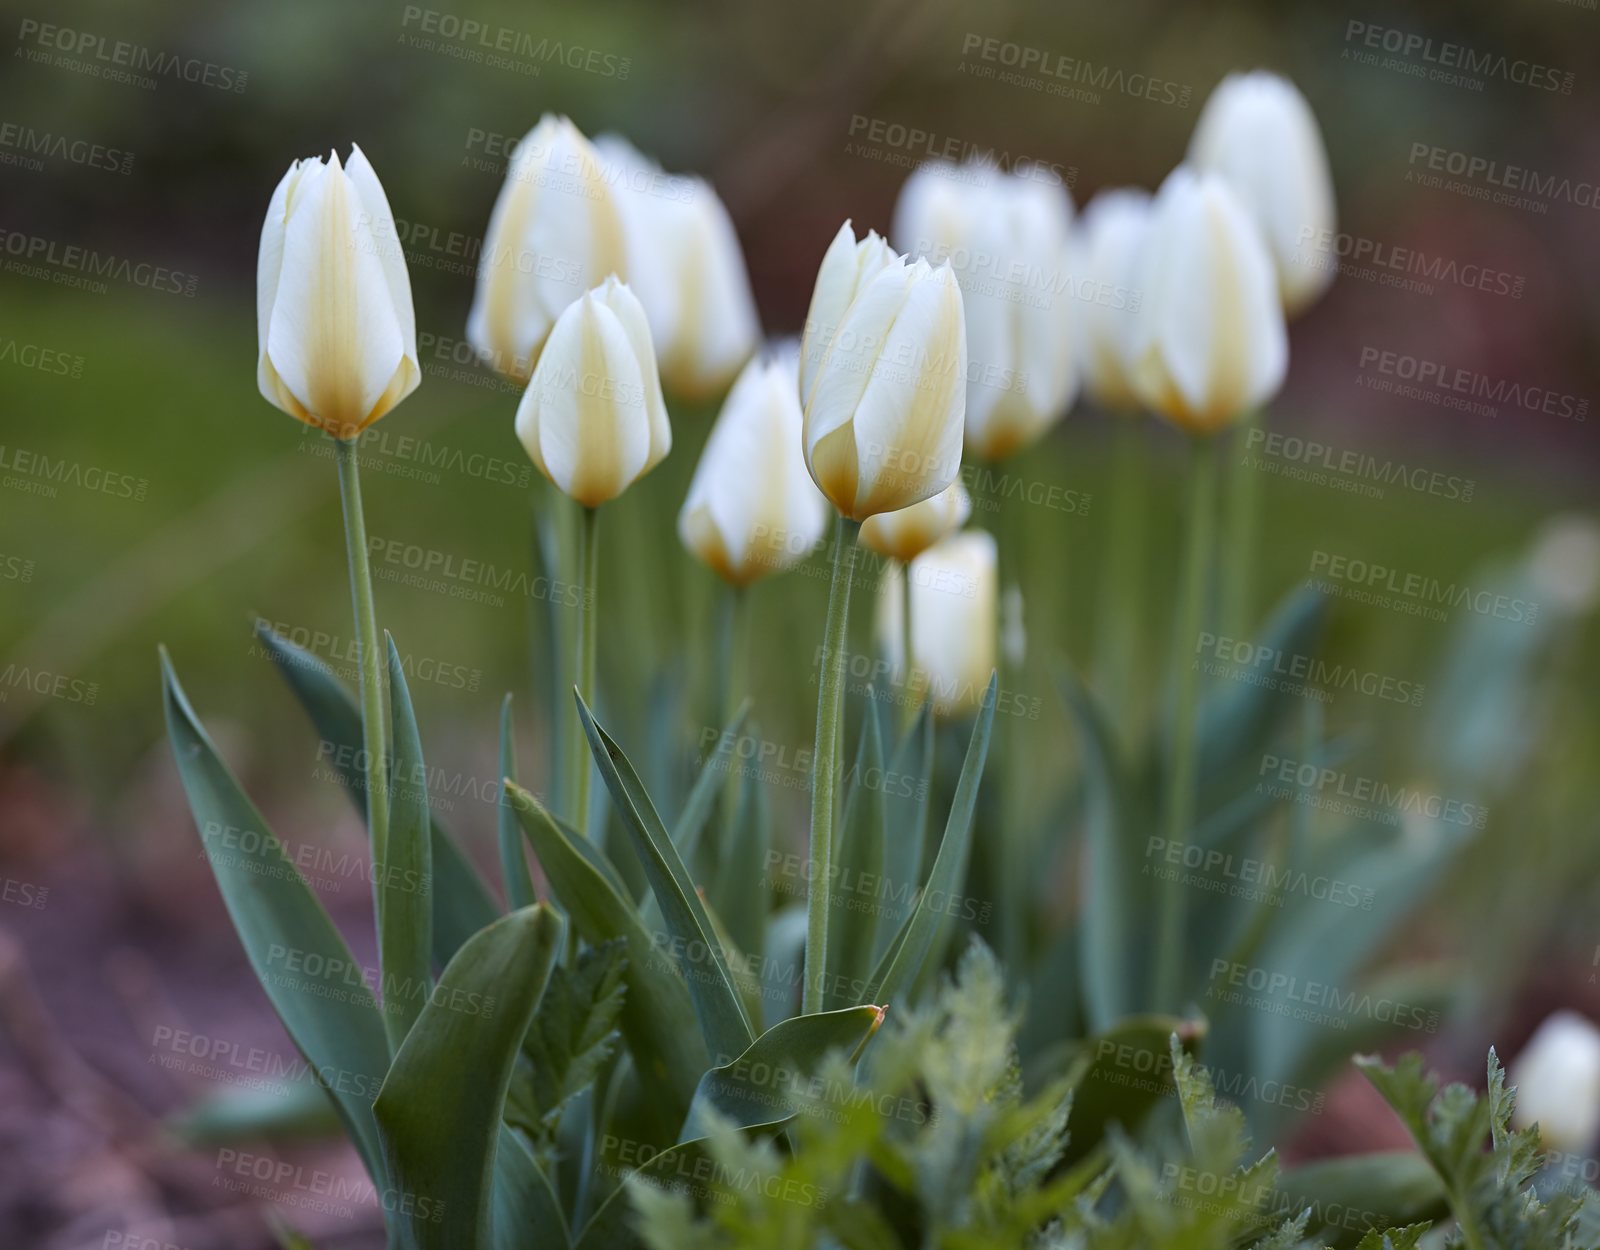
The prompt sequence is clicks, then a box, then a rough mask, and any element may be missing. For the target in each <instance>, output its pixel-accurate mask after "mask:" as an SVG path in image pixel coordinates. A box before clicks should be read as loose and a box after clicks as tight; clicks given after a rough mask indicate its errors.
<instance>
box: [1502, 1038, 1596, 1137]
mask: <svg viewBox="0 0 1600 1250" xmlns="http://www.w3.org/2000/svg"><path fill="white" fill-rule="evenodd" d="M1511 1079H1512V1081H1513V1083H1514V1084H1515V1085H1516V1087H1517V1105H1516V1109H1515V1111H1514V1112H1513V1113H1512V1121H1513V1123H1514V1124H1515V1125H1516V1126H1517V1127H1518V1128H1531V1127H1532V1126H1533V1125H1535V1124H1537V1125H1538V1126H1539V1137H1540V1138H1541V1140H1542V1141H1543V1142H1544V1145H1545V1146H1546V1148H1547V1149H1550V1150H1559V1151H1564V1152H1567V1153H1570V1154H1584V1153H1586V1152H1587V1151H1588V1150H1589V1148H1590V1147H1591V1146H1592V1145H1593V1144H1594V1139H1595V1134H1596V1132H1600V1029H1597V1028H1596V1027H1595V1026H1594V1025H1593V1024H1592V1023H1590V1022H1589V1021H1588V1020H1586V1019H1585V1018H1584V1017H1583V1016H1580V1015H1578V1014H1577V1013H1576V1012H1571V1011H1558V1012H1556V1013H1555V1014H1554V1015H1553V1016H1550V1017H1549V1018H1548V1019H1547V1020H1545V1022H1544V1023H1543V1024H1541V1025H1540V1026H1539V1028H1538V1031H1537V1032H1535V1033H1534V1035H1533V1037H1532V1038H1531V1039H1530V1040H1529V1042H1528V1044H1527V1045H1526V1046H1524V1047H1523V1048H1522V1053H1521V1054H1520V1055H1518V1056H1517V1060H1516V1062H1515V1063H1513V1064H1512V1065H1511Z"/></svg>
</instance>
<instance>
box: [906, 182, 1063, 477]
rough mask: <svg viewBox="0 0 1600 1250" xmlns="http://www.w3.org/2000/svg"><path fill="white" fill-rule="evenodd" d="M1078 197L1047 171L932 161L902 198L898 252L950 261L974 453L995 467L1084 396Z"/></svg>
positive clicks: (968, 438)
mask: <svg viewBox="0 0 1600 1250" xmlns="http://www.w3.org/2000/svg"><path fill="white" fill-rule="evenodd" d="M1072 211H1073V209H1072V197H1071V196H1070V195H1069V194H1068V192H1067V190H1066V187H1065V185H1064V184H1063V183H1062V182H1061V180H1060V178H1059V177H1057V176H1055V175H1054V174H1052V173H1049V171H1046V170H1044V169H1043V167H1038V168H1035V169H1031V170H1029V171H1027V172H1002V171H1000V170H998V169H995V168H993V167H992V166H986V165H983V164H967V165H960V166H958V165H953V164H951V163H950V162H948V161H930V162H928V163H926V164H924V165H922V166H920V167H919V168H918V169H917V170H916V171H915V172H914V173H913V174H912V175H911V177H910V178H908V179H907V180H906V184H905V186H904V187H903V188H902V190H901V192H900V200H899V203H898V204H897V205H896V207H895V217H894V230H893V242H894V245H895V246H896V247H897V248H899V249H900V250H901V251H904V252H907V253H909V254H910V255H912V256H914V257H915V256H920V257H924V258H926V259H927V260H929V261H930V262H932V263H935V264H937V263H939V262H940V261H948V262H949V263H950V266H951V268H952V269H954V270H955V273H956V276H957V278H958V279H959V281H960V283H961V294H962V302H963V304H964V306H965V310H966V323H967V350H968V353H969V355H970V367H969V371H968V377H967V412H966V424H967V430H966V443H967V448H968V450H969V451H971V452H972V453H973V454H975V455H977V456H980V457H982V458H983V459H986V460H996V459H1000V458H1003V457H1005V456H1008V455H1010V454H1012V453H1013V452H1015V451H1017V450H1018V449H1019V448H1021V447H1024V446H1026V445H1027V444H1029V443H1031V442H1033V441H1034V440H1035V439H1037V438H1038V437H1039V436H1040V435H1041V434H1042V433H1043V432H1044V431H1045V430H1046V429H1048V428H1049V427H1050V426H1051V425H1052V424H1054V423H1055V422H1056V421H1058V420H1060V418H1061V417H1063V416H1065V415H1066V411H1067V409H1068V407H1069V406H1070V405H1071V403H1072V396H1073V393H1074V391H1075V390H1076V388H1077V368H1076V361H1075V359H1074V354H1073V351H1072V339H1073V337H1074V320H1075V317H1074V310H1073V290H1072V286H1071V283H1070V282H1069V281H1068V278H1067V269H1068V259H1069V252H1068V248H1069V239H1070V234H1069V228H1070V225H1071V221H1072Z"/></svg>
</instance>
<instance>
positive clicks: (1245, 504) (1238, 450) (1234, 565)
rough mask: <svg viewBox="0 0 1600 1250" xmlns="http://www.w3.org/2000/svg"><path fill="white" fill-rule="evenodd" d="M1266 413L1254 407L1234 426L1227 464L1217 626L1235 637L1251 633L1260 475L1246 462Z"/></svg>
mask: <svg viewBox="0 0 1600 1250" xmlns="http://www.w3.org/2000/svg"><path fill="white" fill-rule="evenodd" d="M1265 417H1266V413H1265V412H1264V411H1263V410H1262V409H1260V408H1257V409H1256V410H1255V411H1254V412H1251V413H1248V414H1247V415H1246V416H1245V418H1244V420H1242V421H1240V422H1239V424H1238V425H1237V426H1235V427H1234V430H1233V434H1232V435H1231V445H1230V446H1229V448H1228V451H1229V457H1230V459H1229V464H1228V498H1227V521H1226V524H1227V540H1226V541H1225V542H1224V543H1223V546H1222V549H1223V550H1224V551H1226V552H1227V553H1228V555H1227V559H1226V560H1222V561H1219V563H1218V568H1217V571H1218V574H1219V576H1220V581H1221V586H1222V613H1221V622H1220V623H1221V627H1222V629H1223V630H1226V631H1227V632H1228V633H1229V634H1230V635H1231V636H1233V637H1235V638H1249V637H1251V636H1252V635H1253V633H1254V626H1255V617H1254V615H1253V609H1254V603H1253V600H1254V597H1255V580H1254V579H1255V569H1256V540H1257V536H1258V534H1259V532H1260V528H1261V473H1260V472H1259V470H1257V469H1255V468H1254V467H1252V466H1251V465H1250V463H1249V448H1250V436H1251V435H1252V434H1254V433H1255V432H1256V431H1258V430H1259V429H1260V428H1261V426H1262V422H1263V421H1264V419H1265Z"/></svg>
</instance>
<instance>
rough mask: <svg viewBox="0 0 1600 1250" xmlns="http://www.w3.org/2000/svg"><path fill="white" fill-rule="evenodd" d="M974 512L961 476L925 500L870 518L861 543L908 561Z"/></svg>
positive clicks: (862, 528)
mask: <svg viewBox="0 0 1600 1250" xmlns="http://www.w3.org/2000/svg"><path fill="white" fill-rule="evenodd" d="M971 515H972V496H970V495H969V494H967V488H966V487H965V486H964V485H962V483H961V479H960V478H957V479H956V480H955V481H953V482H951V483H950V485H948V486H946V487H945V488H944V489H943V490H942V491H940V492H939V493H938V494H937V495H934V496H932V497H931V498H928V499H924V500H923V501H922V502H921V503H914V504H912V505H911V506H910V507H909V508H901V509H900V511H898V512H880V513H878V515H877V516H871V517H868V518H867V519H866V520H865V521H864V522H862V524H861V545H862V546H864V547H870V548H871V549H872V550H873V551H876V552H877V553H878V554H879V555H884V556H888V557H889V558H890V559H891V560H899V561H900V562H901V563H902V564H905V563H908V562H910V561H912V560H915V559H916V558H917V557H918V556H920V555H921V554H922V553H923V552H924V551H926V550H927V549H928V548H929V547H931V546H933V545H934V543H936V542H939V541H940V540H942V539H944V538H946V537H948V536H949V535H951V534H954V533H955V532H956V531H957V530H958V529H960V528H961V527H962V526H963V525H965V524H966V523H967V518H968V517H969V516H971Z"/></svg>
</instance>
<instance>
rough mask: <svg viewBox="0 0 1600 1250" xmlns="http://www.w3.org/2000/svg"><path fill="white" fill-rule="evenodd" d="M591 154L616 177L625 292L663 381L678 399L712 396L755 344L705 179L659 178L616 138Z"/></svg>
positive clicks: (751, 315)
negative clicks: (635, 300)
mask: <svg viewBox="0 0 1600 1250" xmlns="http://www.w3.org/2000/svg"><path fill="white" fill-rule="evenodd" d="M595 146H596V148H597V149H598V150H599V152H600V154H601V156H602V158H603V159H604V160H605V161H606V163H607V165H608V166H609V167H613V168H614V169H616V170H618V171H620V176H619V177H617V178H615V179H614V181H615V182H616V184H617V186H618V188H619V193H618V197H617V200H618V205H619V207H620V208H621V210H622V225H623V233H624V237H625V239H626V242H627V250H628V259H627V265H628V282H629V284H630V285H631V286H632V287H633V288H634V293H635V294H636V295H638V297H639V302H640V303H641V304H643V305H644V311H645V315H646V316H648V317H649V318H650V333H651V335H652V336H653V337H654V338H655V344H656V357H657V359H658V360H659V361H660V364H661V380H662V382H663V383H665V384H666V386H667V389H668V390H670V391H673V392H674V393H676V394H679V395H685V396H695V397H698V396H704V395H710V394H714V393H716V392H718V391H720V390H722V388H723V387H725V386H727V384H728V382H729V380H730V379H731V378H732V377H733V375H734V374H735V373H736V372H738V369H739V366H740V365H742V364H744V362H745V361H747V360H749V359H750V356H751V354H752V353H753V352H754V351H755V350H756V347H757V346H758V345H759V343H760V341H761V323H760V320H759V318H758V317H757V316H756V301H755V296H754V295H753V294H752V293H751V291H750V275H749V272H748V271H747V270H746V268H745V263H744V253H743V252H742V251H741V250H740V248H739V237H738V235H737V234H735V233H734V229H733V220H732V218H730V217H729V216H728V210H727V208H725V207H724V206H723V203H722V201H721V200H720V199H719V198H718V197H717V193H716V192H715V191H714V190H713V189H712V187H711V184H710V183H709V182H707V181H705V179H703V178H694V177H689V176H686V175H678V174H668V173H665V172H664V171H663V170H662V169H661V167H660V166H659V165H657V164H656V163H655V162H654V161H652V160H651V159H650V158H649V157H647V156H645V155H643V154H642V153H640V152H639V151H638V150H637V149H635V148H634V147H633V146H632V145H631V144H629V143H628V142H627V141H626V140H625V139H621V138H618V137H616V136H615V135H606V136H602V137H601V138H600V139H598V140H596V142H595Z"/></svg>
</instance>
